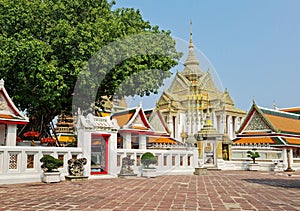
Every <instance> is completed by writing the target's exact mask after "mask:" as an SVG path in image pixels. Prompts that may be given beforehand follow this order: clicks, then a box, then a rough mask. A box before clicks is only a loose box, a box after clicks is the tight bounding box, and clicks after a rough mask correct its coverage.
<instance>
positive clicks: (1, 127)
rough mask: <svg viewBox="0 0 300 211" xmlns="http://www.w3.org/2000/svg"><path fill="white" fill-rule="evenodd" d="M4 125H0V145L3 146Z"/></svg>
mask: <svg viewBox="0 0 300 211" xmlns="http://www.w3.org/2000/svg"><path fill="white" fill-rule="evenodd" d="M5 130H6V128H5V125H4V124H3V125H0V146H4V145H5V141H4V140H5V132H6V131H5Z"/></svg>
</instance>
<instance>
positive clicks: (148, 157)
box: [141, 152, 156, 169]
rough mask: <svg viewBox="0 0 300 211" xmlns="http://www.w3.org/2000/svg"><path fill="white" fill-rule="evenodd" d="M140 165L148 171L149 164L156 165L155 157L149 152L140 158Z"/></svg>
mask: <svg viewBox="0 0 300 211" xmlns="http://www.w3.org/2000/svg"><path fill="white" fill-rule="evenodd" d="M141 163H142V164H143V165H144V167H145V168H146V169H148V168H149V165H150V164H156V157H155V156H154V155H153V154H152V153H151V152H146V153H144V154H143V155H142V157H141Z"/></svg>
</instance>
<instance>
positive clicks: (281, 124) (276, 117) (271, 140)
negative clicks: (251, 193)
mask: <svg viewBox="0 0 300 211" xmlns="http://www.w3.org/2000/svg"><path fill="white" fill-rule="evenodd" d="M299 113H300V108H287V109H278V108H276V107H275V108H274V109H269V108H263V107H260V106H258V105H257V104H256V103H255V102H253V105H252V107H251V109H250V111H249V112H248V114H247V116H246V118H245V121H244V122H243V124H242V125H241V127H240V129H239V130H238V134H237V138H236V139H234V150H233V151H232V153H233V157H235V158H246V155H245V154H246V153H245V151H246V150H249V149H256V150H257V151H258V152H259V154H260V158H259V160H260V161H262V162H266V163H268V162H269V163H270V162H271V163H272V162H273V163H274V162H276V163H280V164H281V168H283V170H292V169H300V165H299V164H298V163H299V161H300V114H299ZM243 150H244V151H243ZM267 170H268V169H267Z"/></svg>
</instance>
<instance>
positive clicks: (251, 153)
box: [247, 150, 260, 163]
mask: <svg viewBox="0 0 300 211" xmlns="http://www.w3.org/2000/svg"><path fill="white" fill-rule="evenodd" d="M247 154H248V155H247V157H249V158H251V159H252V161H253V163H255V159H256V158H259V157H260V155H259V153H258V152H256V151H255V150H253V151H250V150H249V151H247Z"/></svg>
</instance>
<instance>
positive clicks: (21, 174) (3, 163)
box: [0, 146, 82, 184]
mask: <svg viewBox="0 0 300 211" xmlns="http://www.w3.org/2000/svg"><path fill="white" fill-rule="evenodd" d="M46 154H47V155H52V156H54V157H56V158H59V159H61V160H62V161H63V162H64V164H63V166H62V167H61V168H59V171H60V172H61V173H62V174H61V177H62V178H61V179H62V180H63V179H64V176H65V175H66V174H67V169H68V163H67V162H68V160H69V159H71V158H80V157H82V149H81V148H73V147H30V146H29V147H24V146H14V147H10V146H1V147H0V184H9V183H22V182H39V181H41V175H42V170H41V162H40V159H41V157H43V155H46Z"/></svg>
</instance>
